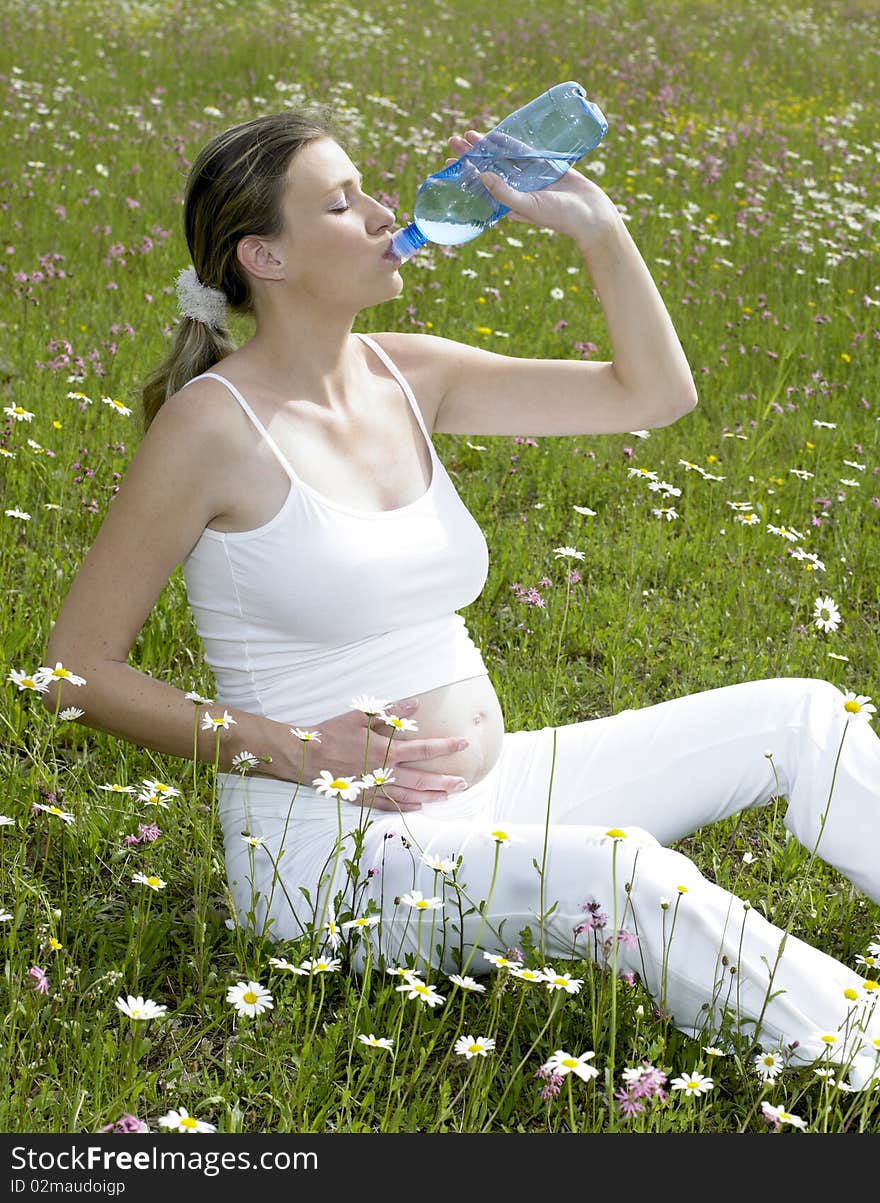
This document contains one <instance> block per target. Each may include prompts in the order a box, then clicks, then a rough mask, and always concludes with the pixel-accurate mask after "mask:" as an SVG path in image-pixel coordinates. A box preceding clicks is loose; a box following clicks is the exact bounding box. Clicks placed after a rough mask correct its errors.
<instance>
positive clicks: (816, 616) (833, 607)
mask: <svg viewBox="0 0 880 1203" xmlns="http://www.w3.org/2000/svg"><path fill="white" fill-rule="evenodd" d="M813 621H814V623H815V625H816V626H817V627H818V628H819V630H820V631H826V632H828V631H830V632H832V634H833V632H834V631H836V630H837V628H838V627H839V626H840V610H838V608H837V603H836V602H835V600H834V598H833V597H817V598H816V600H815V602H814V603H813Z"/></svg>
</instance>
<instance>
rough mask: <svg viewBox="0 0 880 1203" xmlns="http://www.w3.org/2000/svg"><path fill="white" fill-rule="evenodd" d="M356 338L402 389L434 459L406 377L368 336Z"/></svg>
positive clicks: (426, 431) (427, 432) (417, 404)
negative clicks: (378, 359) (364, 344)
mask: <svg viewBox="0 0 880 1203" xmlns="http://www.w3.org/2000/svg"><path fill="white" fill-rule="evenodd" d="M358 338H359V339H361V341H362V342H365V343H366V344H367V346H368V347H371V348H372V350H373V351H375V352H376V354H377V355H378V356H379V358H380V359H381V360H382V362H383V363H384V364H385V367H386V368H387V369H388V371H389V372H390V373H391V375H392V376H393V377H394V379H395V380H396V381H397V383H398V384H399V385H400V387H401V388H402V389H403V392H404V396H405V397H406V399H407V401H409V404H410V407H411V409H412V411H413V413H414V414H415V416H416V421H417V422H418V424H419V426H420V427H421V430H422V434H424V436H425V438H426V439H427V442H428V447H429V449H430V451H431V453H432V458H433V457H434V444H433V442H432V440H431V435H430V432H429V431H428V428H427V426H426V425H425V421H424V419H423V417H422V411H421V409H420V408H419V403H418V402H417V401H416V398H415V394H414V393H413V391H412V389H411V388H410V387H409V384H408V383H407V380H406V377H405V376H404V374H403V373H402V372H401V370H400V368H399V367H398V366H397V364H396V363H395V362H394V360H393V359H392V358H391V356H390V355H389V354H388V353H387V351H383V350H382V348H381V347H380V346H379V344H378V343H377V342H376V341H375V340H374V339H372V338H370V337H369V335H367V334H360V333H358Z"/></svg>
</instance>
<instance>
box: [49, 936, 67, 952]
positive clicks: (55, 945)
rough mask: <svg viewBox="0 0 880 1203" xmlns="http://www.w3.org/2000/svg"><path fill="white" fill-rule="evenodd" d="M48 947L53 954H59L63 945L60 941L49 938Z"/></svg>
mask: <svg viewBox="0 0 880 1203" xmlns="http://www.w3.org/2000/svg"><path fill="white" fill-rule="evenodd" d="M49 947H50V948H51V949H52V951H53V952H60V951H61V949H62V948H63V947H64V945H63V944H62V943H61V941H60V940H56V939H55V937H54V936H50V937H49Z"/></svg>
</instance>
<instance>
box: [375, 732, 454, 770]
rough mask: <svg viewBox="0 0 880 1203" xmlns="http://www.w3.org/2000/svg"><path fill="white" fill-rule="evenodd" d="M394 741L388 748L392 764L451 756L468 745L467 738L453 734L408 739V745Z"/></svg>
mask: <svg viewBox="0 0 880 1203" xmlns="http://www.w3.org/2000/svg"><path fill="white" fill-rule="evenodd" d="M395 743H396V740H395V742H394V743H392V745H391V747H390V748H389V750H388V760H389V761H390V762H391V763H392V764H398V763H399V762H400V761H402V760H403V761H406V763H407V764H409V762H410V761H412V760H434V759H435V757H438V756H451V755H452V754H453V753H454V752H463V751H464V749H465V748H466V747H468V741H467V740H466V739H460V738H459V737H458V736H452V737H451V738H446V739H408V740H407V741H406V746H405V747H404V746H401V745H400V744H398V745H397V746H396V747H395Z"/></svg>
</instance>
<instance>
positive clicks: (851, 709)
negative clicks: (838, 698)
mask: <svg viewBox="0 0 880 1203" xmlns="http://www.w3.org/2000/svg"><path fill="white" fill-rule="evenodd" d="M843 708H844V710H846V711H848V713H849V714H858V713H859V711H860V710H861V706H860V705H859V703H858V702H854V701H849V702H844V703H843Z"/></svg>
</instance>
